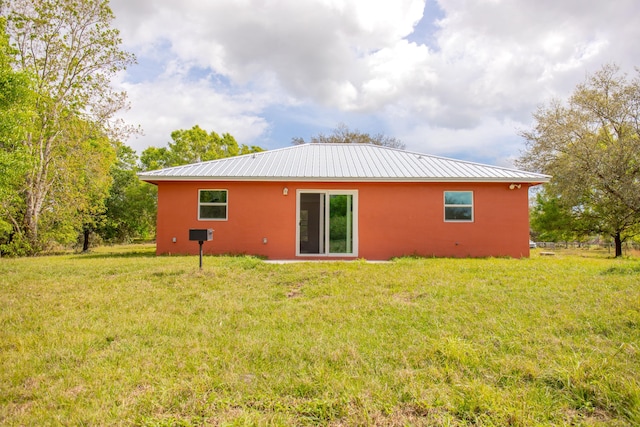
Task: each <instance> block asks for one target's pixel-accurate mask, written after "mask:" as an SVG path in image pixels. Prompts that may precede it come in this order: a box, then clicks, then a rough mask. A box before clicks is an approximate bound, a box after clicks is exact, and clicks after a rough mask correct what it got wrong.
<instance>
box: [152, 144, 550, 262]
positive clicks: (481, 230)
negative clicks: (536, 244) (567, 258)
mask: <svg viewBox="0 0 640 427" xmlns="http://www.w3.org/2000/svg"><path fill="white" fill-rule="evenodd" d="M140 178H141V179H142V180H144V181H146V182H149V183H152V184H155V185H157V186H158V218H157V235H156V245H157V249H156V251H157V253H158V254H197V253H198V251H199V245H198V242H195V241H190V240H189V230H190V229H213V230H214V233H213V240H212V241H206V242H205V243H204V245H203V250H204V253H205V254H250V255H258V256H263V257H266V258H268V259H276V260H296V259H298V260H327V259H354V258H365V259H369V260H387V259H390V258H393V257H398V256H403V255H421V256H437V257H489V256H507V257H514V258H521V257H527V256H529V205H528V191H527V190H528V188H529V187H530V186H533V185H537V184H540V183H543V182H547V181H548V180H549V178H550V177H549V176H547V175H541V174H536V173H531V172H525V171H520V170H515V169H508V168H502V167H496V166H489V165H483V164H478V163H472V162H465V161H460V160H453V159H447V158H443V157H436V156H430V155H426V154H420V153H414V152H409V151H404V150H397V149H392V148H386V147H381V146H375V145H368V144H303V145H298V146H291V147H287V148H282V149H277V150H272V151H265V152H261V153H256V154H248V155H244V156H238V157H232V158H226V159H219V160H213V161H209V162H202V163H195V164H191V165H185V166H179V167H173V168H167V169H161V170H156V171H150V172H144V173H142V174H140Z"/></svg>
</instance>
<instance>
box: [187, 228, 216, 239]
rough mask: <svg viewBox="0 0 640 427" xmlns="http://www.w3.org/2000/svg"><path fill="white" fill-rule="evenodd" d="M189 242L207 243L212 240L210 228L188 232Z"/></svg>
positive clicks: (193, 229)
mask: <svg viewBox="0 0 640 427" xmlns="http://www.w3.org/2000/svg"><path fill="white" fill-rule="evenodd" d="M189 240H194V241H196V242H208V241H209V240H213V229H212V228H192V229H191V230H189Z"/></svg>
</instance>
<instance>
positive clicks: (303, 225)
mask: <svg viewBox="0 0 640 427" xmlns="http://www.w3.org/2000/svg"><path fill="white" fill-rule="evenodd" d="M357 195H358V194H357V192H356V191H338V190H331V191H311V190H309V191H307V190H300V191H298V215H297V216H298V229H297V233H296V235H297V244H298V248H297V253H298V255H353V256H356V255H357V240H358V239H357Z"/></svg>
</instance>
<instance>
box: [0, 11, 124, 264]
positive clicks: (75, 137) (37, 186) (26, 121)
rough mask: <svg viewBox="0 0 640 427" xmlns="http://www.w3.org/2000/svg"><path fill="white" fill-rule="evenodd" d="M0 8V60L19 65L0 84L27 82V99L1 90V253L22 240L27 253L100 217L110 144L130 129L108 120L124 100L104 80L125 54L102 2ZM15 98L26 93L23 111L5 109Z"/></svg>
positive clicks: (67, 238)
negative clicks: (6, 170)
mask: <svg viewBox="0 0 640 427" xmlns="http://www.w3.org/2000/svg"><path fill="white" fill-rule="evenodd" d="M2 13H3V23H4V22H6V31H7V35H8V37H2V41H3V45H2V54H3V55H2V61H0V63H1V64H0V65H2V66H3V67H4V68H3V70H7V69H9V68H8V67H7V64H9V65H10V66H11V67H13V68H15V69H17V70H18V72H17V73H16V74H11V73H9V74H7V73H6V72H3V73H2V75H0V85H2V87H3V89H5V88H11V87H13V86H11V84H12V82H15V81H17V80H16V79H18V80H20V79H22V81H24V82H28V84H25V85H24V86H20V85H18V87H22V91H23V92H24V93H26V94H27V96H25V95H24V94H20V93H18V92H15V93H14V92H12V91H11V90H7V91H6V92H5V91H4V90H3V95H2V97H0V106H1V107H2V114H3V117H2V120H0V122H2V125H0V133H2V136H4V135H11V138H9V139H8V140H10V141H11V143H10V144H8V143H7V142H6V141H7V140H4V141H3V143H2V146H1V147H0V148H1V149H2V150H3V153H2V155H0V162H2V163H3V165H9V166H12V165H15V166H16V167H15V168H14V169H12V171H13V172H12V174H11V176H9V177H5V178H4V180H3V182H1V183H0V187H2V188H3V190H0V192H3V191H4V192H5V193H6V192H7V191H8V192H9V195H10V197H9V198H8V201H5V202H3V206H2V211H0V218H2V219H1V221H3V222H2V223H1V224H0V229H1V230H4V234H3V235H0V244H2V245H3V248H4V249H2V250H3V251H7V250H8V249H6V248H10V247H11V246H12V242H14V241H15V242H20V243H19V245H18V246H19V247H20V248H24V247H25V245H24V244H25V242H26V243H27V244H26V247H27V253H29V254H34V253H38V252H40V251H42V250H46V249H48V248H51V247H52V246H53V245H57V244H68V243H70V242H73V241H75V240H76V239H77V237H78V234H79V233H82V232H85V233H86V232H87V230H91V229H93V228H95V227H96V225H97V223H98V222H99V221H100V218H101V216H102V214H103V213H104V198H105V197H106V193H107V189H108V188H109V184H110V181H111V179H110V177H109V174H108V171H109V168H110V165H111V163H113V161H114V159H115V157H114V153H113V149H112V148H111V146H110V143H109V141H110V140H112V139H114V138H117V137H121V136H123V135H126V134H127V133H128V130H129V129H128V128H127V127H124V126H118V125H117V122H113V121H112V118H113V117H114V114H115V113H116V112H117V111H118V110H119V109H121V108H123V107H124V106H125V105H126V102H125V94H124V93H119V92H115V91H113V89H112V88H111V85H110V84H109V80H110V78H111V77H113V76H114V75H115V74H116V73H117V72H119V71H120V70H122V69H124V68H125V67H126V66H127V65H128V64H130V63H131V62H132V61H133V57H132V56H131V55H130V54H129V53H127V52H124V51H122V50H121V49H120V48H119V45H120V43H121V40H120V38H119V34H118V31H117V30H115V29H113V28H111V27H110V23H111V21H112V20H113V18H114V17H113V13H112V12H111V9H110V8H109V5H108V2H107V1H104V0H81V1H77V0H44V1H41V0H38V1H36V0H7V1H5V2H3V4H2ZM5 20H6V21H5ZM9 44H10V45H11V47H8V46H9ZM7 75H8V76H10V77H11V78H10V79H9V78H6V76H7ZM14 77H15V78H14ZM14 86H15V85H14ZM12 93H13V94H14V95H11V96H9V95H7V94H12ZM16 100H25V102H24V103H23V105H24V108H23V109H22V110H23V113H21V114H14V111H12V110H11V109H10V108H9V107H7V105H9V104H10V105H13V106H16V105H19V103H17V102H16ZM7 116H8V117H10V120H7V119H6V118H7ZM7 181H8V184H7ZM5 200H6V199H5ZM7 224H8V225H9V226H10V231H8V232H7V230H8V226H7ZM85 236H86V234H85ZM8 251H9V252H11V250H8ZM21 251H22V249H21ZM15 252H16V253H17V251H15ZM5 253H6V252H5Z"/></svg>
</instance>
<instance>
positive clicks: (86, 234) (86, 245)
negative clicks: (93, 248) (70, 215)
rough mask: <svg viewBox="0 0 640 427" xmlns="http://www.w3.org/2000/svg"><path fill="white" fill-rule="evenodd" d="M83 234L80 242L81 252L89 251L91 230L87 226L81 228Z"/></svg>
mask: <svg viewBox="0 0 640 427" xmlns="http://www.w3.org/2000/svg"><path fill="white" fill-rule="evenodd" d="M83 234H84V241H83V242H82V252H88V251H89V237H90V235H91V230H89V228H85V229H84V230H83Z"/></svg>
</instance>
